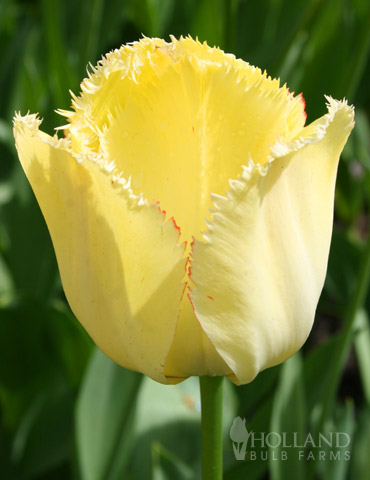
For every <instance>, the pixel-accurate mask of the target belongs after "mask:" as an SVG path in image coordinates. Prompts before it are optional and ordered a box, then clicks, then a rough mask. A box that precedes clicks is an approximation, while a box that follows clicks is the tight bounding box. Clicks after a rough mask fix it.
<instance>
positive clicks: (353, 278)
mask: <svg viewBox="0 0 370 480" xmlns="http://www.w3.org/2000/svg"><path fill="white" fill-rule="evenodd" d="M189 33H190V34H191V35H192V36H194V37H196V36H198V37H199V39H200V40H207V42H208V43H209V44H210V45H214V44H215V45H219V46H220V47H221V48H223V49H224V50H227V51H229V52H232V53H235V54H236V55H237V56H238V57H241V58H243V59H244V60H246V61H248V62H250V63H252V64H255V65H258V66H259V67H261V68H262V69H266V70H267V71H268V72H269V74H270V75H271V76H280V77H281V79H282V82H287V83H288V85H289V87H290V88H291V90H294V91H296V92H297V93H298V92H303V94H304V97H305V99H306V105H307V113H308V122H310V121H312V120H313V119H314V118H316V117H317V116H319V115H322V114H323V113H325V101H324V97H323V95H324V94H329V95H332V96H333V97H335V98H342V97H346V98H348V99H349V101H350V102H351V103H354V104H355V106H356V127H355V130H354V132H353V134H352V136H351V137H350V140H349V142H348V145H347V146H346V149H345V151H344V153H343V156H342V161H341V163H340V167H339V173H338V184H337V192H336V210H335V212H336V213H335V227H334V234H333V243H332V249H331V255H330V259H329V268H328V276H327V281H326V285H325V289H324V292H323V295H322V297H321V300H320V304H319V308H318V312H317V318H316V322H315V327H314V330H313V332H312V334H311V336H310V339H309V341H308V342H307V344H306V346H305V347H304V349H303V351H302V352H299V353H298V354H297V355H296V356H294V357H293V358H292V359H290V360H289V361H288V362H286V363H285V364H284V365H282V366H280V367H275V368H272V369H269V370H267V371H265V372H262V373H261V374H260V375H259V376H258V377H257V379H256V380H255V381H254V382H252V384H249V385H246V386H243V387H235V386H233V385H231V384H229V383H227V384H226V388H225V412H224V426H225V432H224V433H225V449H224V450H225V452H224V460H225V479H226V480H237V479H245V478H248V479H249V480H257V479H264V478H271V479H274V480H279V479H284V480H286V479H290V478H292V479H306V478H307V479H313V478H320V479H325V480H331V479H335V480H338V479H345V478H351V479H356V480H365V479H367V478H369V471H370V455H369V452H370V327H369V317H368V311H369V310H368V308H369V306H370V303H369V302H370V298H369V295H368V282H369V272H370V246H369V245H370V241H369V201H370V126H369V113H370V61H369V58H370V57H369V49H370V3H369V2H368V0H260V1H259V2H253V1H248V0H229V1H228V0H183V1H181V2H176V1H175V0H126V1H124V0H110V1H108V0H81V1H79V2H76V1H73V0H64V1H58V0H0V92H1V94H0V159H1V161H0V478H2V479H4V480H58V479H63V480H68V479H81V480H113V479H117V480H118V479H128V480H130V479H131V480H136V479H153V480H160V479H161V480H165V479H180V480H181V479H184V480H191V479H197V478H199V475H200V444H199V438H200V435H199V433H200V415H199V391H198V385H197V381H196V379H189V380H188V381H186V382H184V383H183V384H180V385H178V386H176V387H163V386H161V385H158V384H155V383H154V382H152V381H150V380H148V379H147V378H143V377H142V376H141V375H139V374H136V373H132V372H128V371H125V370H124V369H122V368H120V367H118V366H117V365H115V364H113V363H112V362H111V361H110V360H108V359H107V358H106V357H105V356H104V355H103V354H101V353H100V352H99V351H97V350H96V349H95V347H94V346H93V345H92V342H91V340H90V339H89V338H88V337H87V335H86V334H85V332H84V331H83V329H82V328H81V327H80V326H79V323H78V322H77V321H76V320H75V318H74V317H73V315H72V314H71V312H70V310H69V307H68V306H67V304H66V302H65V299H64V296H63V291H62V288H61V284H60V280H59V276H58V271H57V264H56V260H55V256H54V252H53V248H52V245H51V241H50V238H49V235H48V231H47V228H46V225H45V223H44V220H43V218H42V215H41V213H40V211H39V208H38V206H37V203H36V201H35V199H34V196H33V194H32V192H31V190H30V187H29V185H28V183H27V181H26V180H25V177H24V174H23V172H22V171H21V168H20V166H19V164H18V161H17V157H16V153H15V148H14V141H13V136H12V117H13V115H14V112H15V111H21V112H23V113H25V112H27V111H28V110H29V111H31V112H39V113H40V115H41V116H42V117H43V118H44V123H43V128H44V129H46V130H47V131H48V132H49V133H52V129H53V128H54V127H56V126H58V125H60V124H61V122H63V119H61V118H60V117H59V116H57V115H56V114H55V113H53V112H54V109H55V108H67V109H68V108H69V107H70V95H69V89H71V90H72V91H74V92H76V93H77V92H78V91H79V83H80V81H81V80H82V78H83V77H84V76H85V75H86V65H87V63H88V62H91V63H92V64H95V63H96V61H97V60H98V59H99V58H100V57H101V55H102V54H104V53H106V52H107V51H109V50H111V49H113V48H117V47H119V46H120V45H121V44H123V43H126V42H130V41H135V40H137V39H138V38H140V37H141V35H142V34H144V35H146V36H158V37H164V38H166V39H167V38H168V35H169V34H173V35H175V36H177V37H178V36H180V35H187V34H189ZM236 416H241V417H245V418H246V419H247V423H246V426H247V428H248V431H251V430H253V431H254V432H269V431H288V432H289V431H290V432H291V431H299V432H300V434H301V435H303V436H304V435H306V434H307V433H308V432H313V433H315V432H316V433H318V432H323V433H325V432H330V431H341V432H347V433H348V434H349V435H351V444H350V446H349V450H350V460H344V457H343V456H342V457H341V459H340V460H332V461H330V460H326V461H319V460H318V459H317V458H315V459H311V460H307V461H305V460H303V461H301V462H296V461H295V460H294V459H293V460H289V459H288V460H287V461H285V462H284V461H280V462H279V461H275V460H274V459H273V456H272V454H279V452H278V451H276V449H270V450H271V451H270V452H269V453H270V457H269V460H265V459H263V458H260V457H258V456H257V458H256V459H252V458H250V457H249V456H248V454H247V457H246V460H245V461H236V460H235V457H234V453H233V446H232V442H231V440H230V437H229V430H230V427H231V425H232V421H233V418H234V417H236ZM272 450H274V451H272ZM307 453H309V452H307ZM312 453H315V451H314V450H313V452H312Z"/></svg>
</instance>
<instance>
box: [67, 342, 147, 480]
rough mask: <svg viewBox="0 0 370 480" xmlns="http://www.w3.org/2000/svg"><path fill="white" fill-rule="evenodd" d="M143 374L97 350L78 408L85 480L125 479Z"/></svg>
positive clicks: (77, 417) (77, 433) (79, 456)
mask: <svg viewBox="0 0 370 480" xmlns="http://www.w3.org/2000/svg"><path fill="white" fill-rule="evenodd" d="M141 380H142V376H141V375H140V374H138V373H135V372H130V371H128V370H126V369H124V368H122V367H120V366H119V365H117V364H116V363H114V362H113V361H112V360H110V359H109V358H108V357H106V356H105V355H104V354H103V353H102V352H101V351H100V350H98V349H96V351H95V353H94V356H93V357H92V359H91V362H90V365H89V368H88V370H87V373H86V376H85V378H84V381H83V384H82V388H81V391H80V394H79V397H78V402H77V410H76V441H77V454H78V463H79V469H80V474H81V479H82V480H119V479H121V478H124V474H125V470H126V465H127V461H128V460H129V458H130V453H131V449H132V441H133V438H132V426H133V418H134V412H135V404H136V396H137V394H138V391H139V387H140V384H141Z"/></svg>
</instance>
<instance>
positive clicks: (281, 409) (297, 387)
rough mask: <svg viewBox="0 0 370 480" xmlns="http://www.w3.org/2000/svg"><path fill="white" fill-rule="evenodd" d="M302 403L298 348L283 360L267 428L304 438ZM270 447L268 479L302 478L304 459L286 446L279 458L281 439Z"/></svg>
mask: <svg viewBox="0 0 370 480" xmlns="http://www.w3.org/2000/svg"><path fill="white" fill-rule="evenodd" d="M305 431H306V405H305V392H304V384H303V362H302V358H301V354H300V352H298V353H296V354H295V355H294V356H293V357H291V358H290V359H289V360H287V361H286V362H285V363H284V364H283V366H282V368H281V374H280V381H279V384H278V386H277V389H276V393H275V397H274V404H273V408H272V415H271V427H270V432H278V433H279V435H281V433H280V432H287V433H291V432H299V433H300V434H301V435H303V438H305ZM278 443H279V444H278V445H277V446H276V447H271V448H270V452H269V453H270V455H269V460H270V464H269V465H270V475H271V479H272V480H289V479H294V480H296V479H302V478H304V475H305V465H306V463H305V462H304V461H301V459H300V458H299V456H298V455H297V452H296V451H294V450H293V449H290V450H289V451H288V452H287V458H286V460H284V459H282V453H283V450H284V446H283V444H282V442H278Z"/></svg>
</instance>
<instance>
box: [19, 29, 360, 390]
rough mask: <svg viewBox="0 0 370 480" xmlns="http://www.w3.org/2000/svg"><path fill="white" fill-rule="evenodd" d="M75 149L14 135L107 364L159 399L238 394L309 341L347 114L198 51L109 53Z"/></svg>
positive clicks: (33, 127) (25, 124)
mask: <svg viewBox="0 0 370 480" xmlns="http://www.w3.org/2000/svg"><path fill="white" fill-rule="evenodd" d="M72 105H73V111H68V112H66V111H61V112H60V113H61V114H62V115H65V116H66V117H67V118H68V124H67V125H66V126H64V127H63V128H64V131H65V138H62V139H58V138H57V137H56V136H54V137H50V136H48V135H46V134H45V133H43V132H41V131H40V130H39V126H40V123H41V121H40V120H39V119H38V118H37V116H35V115H26V116H24V117H21V116H19V115H17V116H16V117H15V120H14V133H15V138H16V145H17V149H18V154H19V158H20V161H21V163H22V166H23V168H24V170H25V172H26V175H27V177H28V179H29V181H30V183H31V185H32V188H33V190H34V192H35V195H36V197H37V200H38V202H39V204H40V207H41V209H42V212H43V214H44V217H45V219H46V222H47V225H48V227H49V231H50V234H51V238H52V241H53V244H54V248H55V252H56V256H57V260H58V264H59V269H60V274H61V279H62V282H63V286H64V290H65V293H66V296H67V299H68V301H69V304H70V306H71V308H72V310H73V312H74V313H75V315H76V317H77V318H78V320H79V321H80V322H81V323H82V325H83V326H84V327H85V329H86V330H87V332H88V333H89V334H90V336H91V337H92V338H93V340H94V341H95V342H96V344H97V345H98V346H99V347H100V348H101V349H102V350H103V351H104V352H105V353H106V354H107V355H108V356H109V357H111V358H112V359H113V360H115V361H116V362H117V363H119V364H120V365H123V366H124V367H126V368H129V369H132V370H137V371H139V372H142V373H144V374H146V375H148V376H149V377H151V378H153V379H154V380H157V381H158V382H162V383H176V382H179V381H181V380H183V379H185V378H186V377H188V376H190V375H210V376H214V375H226V376H228V377H229V378H230V379H231V380H232V381H233V382H235V383H237V384H244V383H247V382H250V381H251V380H253V378H254V377H255V376H256V375H257V374H258V372H259V371H261V370H263V369H265V368H267V367H271V366H273V365H276V364H278V363H280V362H282V361H284V360H285V359H287V358H288V357H290V356H291V355H293V354H294V353H295V352H296V351H297V350H298V349H299V348H300V347H301V346H302V344H303V343H304V342H305V340H306V338H307V336H308V334H309V332H310V330H311V327H312V322H313V319H314V315H315V309H316V306H317V302H318V299H319V296H320V293H321V290H322V287H323V282H324V278H325V273H326V268H327V261H328V252H329V245H330V238H331V233H332V221H333V201H334V187H335V178H336V171H337V165H338V159H339V156H340V153H341V151H342V149H343V146H344V144H345V143H346V140H347V137H348V135H349V133H350V131H351V129H352V127H353V123H354V120H353V109H352V108H351V107H350V106H348V105H347V103H346V102H345V101H336V100H333V99H331V98H328V113H327V114H326V115H324V116H323V117H321V118H320V119H319V120H317V121H315V122H314V123H312V124H310V125H308V126H306V127H305V126H304V124H305V119H306V114H305V109H304V106H305V105H304V100H303V98H302V96H300V95H298V96H294V95H293V94H292V93H290V92H289V90H288V89H287V88H286V87H285V86H283V87H279V80H273V79H271V78H269V77H267V76H266V74H265V73H262V72H261V70H259V69H258V68H255V67H252V66H251V65H249V64H247V63H245V62H244V61H242V60H237V59H235V57H234V56H233V55H228V54H225V53H224V52H222V51H221V50H219V49H218V48H210V47H208V46H207V45H206V44H205V43H203V44H201V43H199V42H198V41H194V40H192V39H191V38H185V39H183V38H181V39H180V40H176V39H175V38H172V39H171V42H170V43H166V42H165V41H164V40H160V39H148V38H143V39H142V40H141V41H139V42H137V43H134V44H132V45H129V46H124V47H122V48H120V49H119V50H115V51H114V52H111V53H109V54H108V55H107V56H106V57H105V58H103V59H102V60H101V61H100V62H99V64H98V66H97V67H96V68H94V69H93V71H92V73H91V74H90V75H89V78H87V79H85V80H84V81H83V82H82V85H81V94H80V96H78V97H76V96H73V102H72Z"/></svg>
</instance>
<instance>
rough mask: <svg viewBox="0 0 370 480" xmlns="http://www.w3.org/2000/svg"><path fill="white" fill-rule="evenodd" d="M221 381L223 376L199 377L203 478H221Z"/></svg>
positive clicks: (220, 479) (204, 479) (219, 479)
mask: <svg viewBox="0 0 370 480" xmlns="http://www.w3.org/2000/svg"><path fill="white" fill-rule="evenodd" d="M222 381H223V377H199V383H200V398H201V403H202V479H203V480H222Z"/></svg>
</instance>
